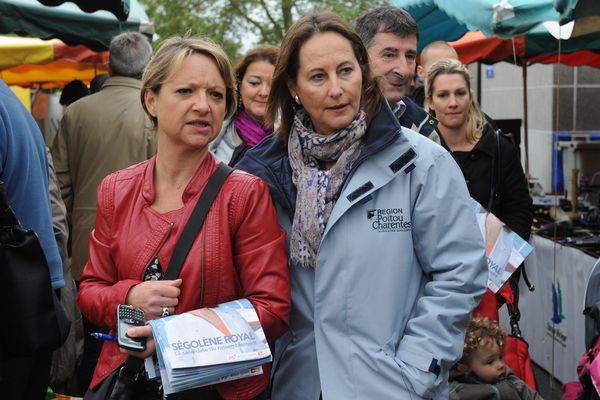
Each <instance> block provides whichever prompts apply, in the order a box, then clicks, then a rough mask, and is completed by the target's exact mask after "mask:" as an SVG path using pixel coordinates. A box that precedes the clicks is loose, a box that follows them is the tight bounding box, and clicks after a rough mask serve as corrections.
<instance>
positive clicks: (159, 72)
mask: <svg viewBox="0 0 600 400" xmlns="http://www.w3.org/2000/svg"><path fill="white" fill-rule="evenodd" d="M192 54H202V55H205V56H207V57H209V58H210V59H212V60H213V61H214V62H215V64H216V65H217V69H218V70H219V73H220V74H221V78H223V81H224V82H225V118H229V117H231V116H232V115H233V113H234V112H235V110H236V108H237V96H236V91H237V89H236V82H235V77H234V75H233V67H232V66H231V63H230V62H229V58H228V57H227V54H225V52H224V51H223V49H221V47H219V45H217V44H216V43H214V42H213V41H212V40H210V39H208V38H200V37H190V36H187V35H186V36H172V37H170V38H168V39H166V40H165V41H164V42H162V43H161V44H160V46H159V47H158V49H156V52H155V53H154V56H152V59H150V63H148V66H147V67H146V69H145V70H144V74H143V75H142V92H141V99H142V106H143V107H144V111H146V114H148V116H149V117H150V119H151V120H152V123H153V124H154V126H156V124H157V120H156V117H153V116H152V115H150V113H149V112H148V110H147V108H146V102H145V101H144V96H145V94H146V92H147V91H148V90H151V91H152V92H154V93H158V92H160V89H161V87H162V85H163V84H164V83H165V82H166V81H167V80H169V78H171V76H172V75H173V74H174V73H175V72H177V70H178V69H179V67H180V66H181V64H182V63H183V61H184V60H185V59H186V58H187V57H189V56H190V55H192Z"/></svg>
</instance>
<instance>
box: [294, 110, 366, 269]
mask: <svg viewBox="0 0 600 400" xmlns="http://www.w3.org/2000/svg"><path fill="white" fill-rule="evenodd" d="M366 131H367V122H366V118H365V113H364V111H362V110H361V111H360V112H359V113H358V115H357V116H356V118H355V119H354V120H353V121H352V122H351V123H350V125H348V126H347V127H345V128H343V129H341V130H339V131H337V132H335V133H333V134H331V135H326V136H325V135H319V134H318V133H316V132H314V130H313V126H312V122H311V120H310V116H309V115H308V114H307V113H306V112H305V111H304V110H303V109H302V110H298V111H297V112H296V115H295V117H294V124H293V127H292V130H291V132H290V136H289V141H288V154H289V157H290V165H291V167H292V171H293V174H292V180H293V182H294V185H296V188H297V190H298V193H297V195H296V212H295V214H294V221H293V223H292V234H291V238H290V263H291V264H292V265H300V266H302V267H305V268H312V269H315V267H316V265H317V257H316V253H317V249H318V248H319V244H320V243H321V237H322V235H323V232H324V231H325V227H326V226H327V221H328V220H329V216H330V215H331V210H332V209H333V206H334V205H335V202H336V200H337V197H338V195H339V191H340V190H341V186H342V183H343V182H344V178H345V177H346V176H347V175H348V173H349V172H350V170H351V169H352V165H353V164H354V161H356V159H357V158H358V155H359V153H360V149H361V148H362V146H363V141H362V138H363V137H364V135H365V133H366ZM319 161H322V162H333V163H335V164H333V166H332V167H331V168H329V169H328V170H322V169H319V163H318V162H319Z"/></svg>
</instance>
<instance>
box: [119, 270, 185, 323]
mask: <svg viewBox="0 0 600 400" xmlns="http://www.w3.org/2000/svg"><path fill="white" fill-rule="evenodd" d="M181 282H182V280H181V279H175V280H173V281H169V280H165V281H146V282H142V283H140V284H138V285H135V286H133V287H132V288H131V289H129V293H127V298H126V299H125V302H126V303H127V304H129V305H131V306H134V307H139V308H141V309H143V310H144V312H145V313H146V319H147V320H151V319H156V318H160V317H161V316H162V315H163V308H164V307H168V309H169V314H173V313H174V312H175V306H176V305H177V304H178V303H179V294H180V293H181V289H179V287H180V286H181Z"/></svg>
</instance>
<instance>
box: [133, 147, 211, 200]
mask: <svg viewBox="0 0 600 400" xmlns="http://www.w3.org/2000/svg"><path fill="white" fill-rule="evenodd" d="M218 164H219V163H218V161H217V160H216V159H215V157H214V156H213V155H212V153H211V152H207V154H206V157H204V160H202V163H200V166H199V167H198V169H197V170H196V172H195V173H194V176H193V177H192V179H190V181H189V183H188V184H187V186H186V187H185V189H184V190H183V196H182V200H183V203H184V204H186V203H187V202H188V201H190V200H191V199H194V198H196V197H197V196H198V194H199V193H200V192H201V191H202V190H204V187H205V186H206V183H207V182H208V179H209V178H210V176H211V175H212V173H213V172H214V171H215V170H216V169H217V167H218ZM155 168H156V156H154V157H152V158H151V159H150V160H148V163H147V164H146V169H145V171H144V179H143V183H142V185H143V186H142V197H143V198H144V200H146V202H147V203H148V205H151V204H152V203H153V202H154V196H155V186H154V170H155Z"/></svg>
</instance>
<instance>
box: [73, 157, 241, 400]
mask: <svg viewBox="0 0 600 400" xmlns="http://www.w3.org/2000/svg"><path fill="white" fill-rule="evenodd" d="M232 172H233V169H232V168H231V167H229V166H227V164H224V163H221V164H220V165H219V167H218V168H217V170H216V171H215V172H214V173H213V174H212V175H211V177H210V178H209V180H208V182H207V184H206V187H205V188H204V191H202V194H201V195H200V197H199V198H198V201H197V203H196V205H195V206H194V210H193V211H192V214H191V215H190V219H189V220H188V222H187V224H186V225H185V227H184V229H183V232H182V233H181V236H180V237H179V240H178V241H177V244H176V245H175V249H174V250H173V255H172V256H171V260H170V261H169V267H168V268H167V271H166V272H165V276H164V279H169V280H172V279H177V278H178V277H179V272H180V271H181V268H182V267H183V262H184V261H185V259H186V257H187V255H188V253H189V252H190V249H191V248H192V244H193V243H194V240H195V238H196V236H197V235H198V232H200V229H201V228H202V225H204V220H205V219H206V216H207V215H208V211H209V210H210V207H211V206H212V204H213V202H214V200H215V198H216V197H217V194H219V191H220V190H221V187H222V186H223V183H225V179H227V177H228V176H229V174H231V173H232ZM201 285H202V286H203V285H204V282H202V283H201ZM201 290H202V289H201ZM143 363H144V360H142V359H140V358H137V357H132V356H129V357H128V358H127V360H125V363H124V364H123V365H122V366H121V367H120V368H118V369H116V370H115V371H113V372H111V373H110V374H109V375H108V376H107V377H106V378H105V379H104V380H103V381H102V383H100V384H99V385H98V387H97V388H96V389H94V390H92V389H89V390H88V391H87V392H86V393H85V396H84V397H83V398H84V400H138V399H140V400H141V399H148V400H154V399H161V398H162V396H160V395H159V394H158V392H159V389H158V383H157V382H149V381H147V380H146V379H145V377H144V373H143V370H142V366H143ZM171 397H172V396H169V398H171ZM173 397H177V396H173Z"/></svg>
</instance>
